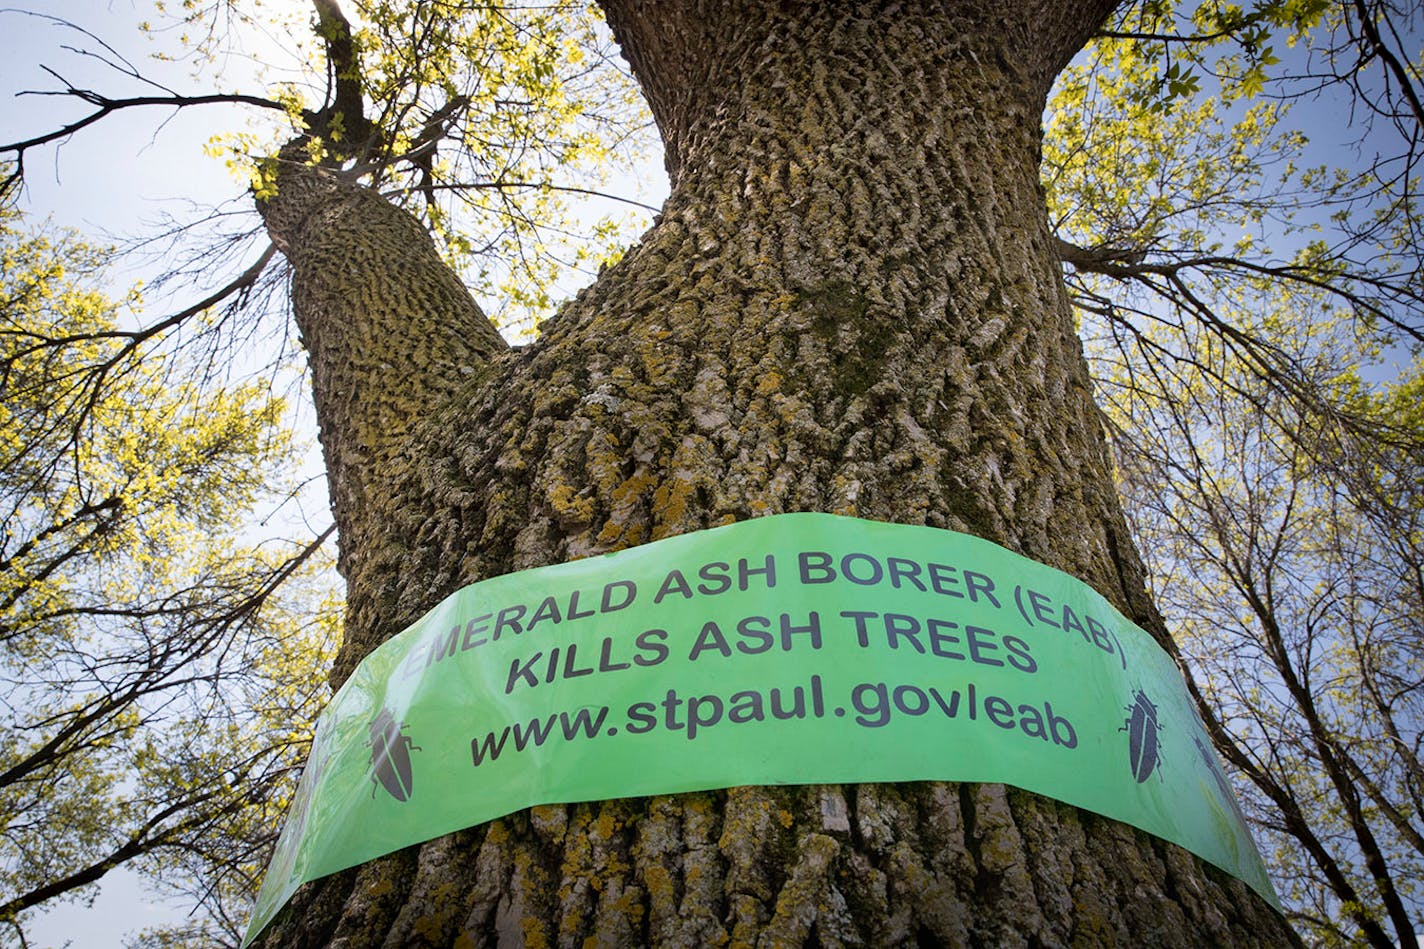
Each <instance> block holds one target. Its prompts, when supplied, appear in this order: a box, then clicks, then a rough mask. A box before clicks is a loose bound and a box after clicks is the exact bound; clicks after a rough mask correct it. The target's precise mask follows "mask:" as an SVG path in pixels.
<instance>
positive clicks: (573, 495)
mask: <svg viewBox="0 0 1424 949" xmlns="http://www.w3.org/2000/svg"><path fill="white" fill-rule="evenodd" d="M545 497H547V498H548V499H549V506H550V507H552V508H553V509H554V512H555V513H557V514H558V515H559V517H560V518H562V519H564V521H565V522H566V523H568V522H573V523H578V524H587V523H588V522H589V521H591V520H592V519H593V500H592V499H591V498H587V497H581V496H580V495H579V493H578V491H577V490H576V489H575V488H574V486H573V485H571V484H556V485H553V486H551V487H550V488H549V489H548V490H547V491H546V492H545Z"/></svg>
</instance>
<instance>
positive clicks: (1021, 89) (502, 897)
mask: <svg viewBox="0 0 1424 949" xmlns="http://www.w3.org/2000/svg"><path fill="white" fill-rule="evenodd" d="M1111 7H1112V4H1110V3H1102V4H1095V5H1088V6H1085V5H1083V4H1073V5H1069V4H1051V3H1029V4H1023V3H1014V4H994V3H960V4H944V5H939V4H923V5H915V6H913V7H906V6H899V5H896V6H895V7H894V8H891V7H889V6H886V7H885V8H880V7H877V6H875V5H866V4H859V3H856V4H850V3H845V4H820V5H789V6H787V7H784V8H776V9H773V8H771V7H770V6H768V5H763V4H737V3H729V4H725V5H719V6H717V7H714V8H707V7H705V6H703V5H698V4H691V3H676V2H674V3H646V4H639V3H620V2H609V3H606V4H603V11H604V13H605V15H606V16H607V17H608V21H609V23H610V25H611V27H612V29H613V32H614V35H615V37H616V38H617V39H618V42H619V43H620V46H621V49H622V51H623V54H624V55H625V56H626V57H627V59H628V62H629V63H630V64H631V66H632V69H633V72H634V74H635V76H636V78H637V79H638V82H639V84H640V86H641V88H642V89H643V91H644V94H645V95H646V97H647V100H648V104H649V107H650V109H651V111H652V114H653V116H654V118H655V120H656V122H657V124H658V129H659V131H660V133H661V135H662V138H663V142H664V146H665V152H666V165H667V168H668V171H669V175H670V178H671V184H672V193H671V196H670V197H669V199H668V201H667V203H666V205H665V206H664V207H663V209H662V212H661V214H660V217H659V220H658V221H657V223H656V224H655V225H654V227H653V228H652V229H651V230H650V231H649V232H648V233H647V234H645V235H644V237H643V239H642V241H641V242H640V243H639V244H638V245H637V246H635V247H634V248H633V249H631V250H630V251H629V252H628V254H627V255H625V256H624V257H623V259H622V260H621V261H619V262H618V263H617V264H616V265H615V266H613V267H611V268H610V269H608V270H607V271H605V272H604V274H603V275H602V276H601V278H600V279H599V281H598V282H597V283H595V284H594V285H593V286H592V287H591V288H589V289H588V290H586V291H583V292H582V293H580V294H579V296H578V297H577V298H576V299H575V300H574V301H573V302H571V303H570V304H568V305H567V306H565V307H564V308H562V309H561V310H560V312H559V313H558V314H557V315H556V316H554V317H553V318H551V319H550V320H548V321H547V322H546V323H545V324H544V325H543V326H542V327H541V332H540V333H539V336H538V338H537V339H536V340H535V341H534V342H532V343H530V344H529V345H527V346H522V347H518V348H510V347H509V346H507V345H506V344H505V343H504V341H503V340H502V338H501V337H500V336H499V335H498V333H496V332H495V330H494V328H493V326H492V325H491V324H490V322H489V321H488V319H487V318H486V317H485V316H484V314H483V313H482V312H481V311H480V309H479V308H478V307H477V306H476V305H475V303H474V302H473V301H472V300H471V298H470V295H469V294H468V292H467V291H466V289H465V288H464V286H462V285H461V284H460V282H459V281H458V280H457V279H456V277H455V275H454V274H453V273H452V272H451V271H450V270H449V268H448V267H446V266H445V265H444V264H443V263H442V261H441V260H440V258H439V255H438V252H437V249H436V247H435V245H434V244H433V243H432V242H431V241H430V240H429V239H428V237H427V236H426V234H425V231H424V228H423V227H422V226H421V225H420V223H419V222H418V221H416V220H415V219H413V218H412V217H411V216H410V215H408V214H406V213H402V212H401V211H400V210H399V209H397V208H394V207H393V206H392V205H391V203H390V202H388V201H384V200H382V199H381V197H380V196H379V195H378V194H376V193H374V192H373V191H371V190H370V189H368V188H364V187H362V186H361V185H360V184H359V183H355V182H352V181H351V180H349V176H343V175H342V174H341V173H340V171H339V170H337V169H335V168H330V167H324V166H323V164H322V163H321V162H316V163H313V162H311V161H309V160H307V156H306V154H304V149H307V147H308V141H309V140H298V141H296V142H294V143H292V144H291V145H290V146H288V147H287V148H285V149H283V151H282V152H281V153H280V154H279V155H278V156H277V158H276V159H275V160H274V161H273V162H272V163H270V164H269V165H268V166H267V169H268V172H267V173H268V174H269V175H270V178H271V180H272V182H273V184H274V188H273V191H274V192H275V193H272V194H268V195H264V196H263V197H262V198H261V205H260V206H261V209H262V213H263V216H264V220H265V221H266V224H267V228H268V231H269V233H270V234H271V235H272V238H273V241H274V242H275V243H276V245H277V246H278V248H279V249H280V250H281V251H282V253H283V254H284V255H285V256H286V258H287V260H288V261H289V263H290V265H291V267H292V270H293V277H292V298H293V310H294V316H295V318H296V322H297V325H298V326H299V327H300V329H301V333H302V337H303V340H304V342H305V344H306V346H307V349H308V352H309V354H310V359H311V366H312V378H313V384H314V392H315V397H316V403H317V408H318V413H319V417H320V419H321V424H322V437H323V445H324V449H325V452H326V457H327V464H328V476H329V479H330V484H331V494H332V503H333V507H334V510H335V512H336V517H337V523H338V525H339V530H340V535H341V542H342V548H341V560H342V569H343V573H344V575H345V577H346V580H347V584H348V604H349V605H348V614H347V624H346V630H345V633H346V636H345V640H344V643H343V647H342V651H341V654H340V656H339V658H338V659H337V663H336V668H335V675H336V677H337V680H338V681H339V680H341V679H342V678H344V677H345V676H346V675H348V674H349V673H350V671H351V669H352V668H353V666H354V665H355V663H356V662H357V661H359V659H360V658H361V656H363V655H365V654H366V653H367V652H368V651H369V650H370V649H372V648H373V647H374V646H375V645H377V644H378V643H379V642H381V641H383V640H384V639H385V638H387V637H389V636H390V635H393V634H394V633H395V632H397V631H399V630H400V629H401V628H403V627H404V626H405V625H406V624H408V623H409V622H410V621H412V620H414V619H415V618H416V617H417V616H419V615H420V613H421V612H423V611H424V610H425V609H426V608H427V607H428V606H429V605H430V603H432V602H434V601H435V600H436V599H437V598H439V597H440V596H443V595H444V594H446V593H448V592H450V591H452V590H454V589H455V588H457V587H458V586H459V585H461V584H463V583H467V582H470V581H473V580H477V579H480V578H482V577H487V576H492V575H496V574H500V573H505V572H508V571H511V570H518V569H524V568H528V567H535V566H539V565H543V564H549V563H558V562H562V561H566V560H570V559H573V558H577V557H583V556H589V555H593V554H597V553H600V552H604V551H609V550H615V549H619V548H622V547H627V546H630V545H634V544H640V543H645V542H648V541H651V540H656V539H657V538H660V537H665V536H669V535H672V534H676V533H681V532H685V531H689V530H696V529H700V528H704V527H710V526H714V525H718V524H724V523H728V522H732V521H736V520H740V519H744V518H748V517H755V516H759V515H764V514H771V513H777V512H782V511H794V510H822V511H831V512H835V513H841V514H854V515H858V516H862V517H869V518H875V519H880V520H888V521H899V522H908V523H923V524H930V525H934V526H939V527H945V528H952V529H956V530H962V531H967V532H970V533H974V534H977V535H980V536H983V537H986V538H989V539H992V540H994V541H996V542H998V543H1001V544H1003V545H1005V546H1007V547H1009V548H1011V549H1014V550H1017V551H1020V552H1022V553H1024V554H1026V555H1028V556H1030V557H1033V558H1034V559H1036V560H1039V561H1042V562H1045V563H1048V564H1051V565H1053V566H1055V567H1058V568H1059V569H1062V570H1065V571H1067V572H1069V573H1071V574H1074V575H1075V576H1078V577H1080V578H1082V579H1084V580H1086V581H1087V582H1089V583H1091V584H1092V585H1093V586H1094V587H1095V588H1097V589H1098V590H1099V591H1100V592H1102V593H1103V594H1104V595H1105V596H1107V597H1108V598H1109V599H1110V600H1111V601H1112V602H1113V603H1114V604H1115V605H1116V606H1117V607H1118V608H1119V609H1121V610H1122V611H1123V612H1124V613H1125V614H1126V615H1128V616H1129V617H1131V618H1132V619H1133V620H1134V621H1136V622H1137V623H1139V624H1140V625H1142V626H1143V627H1144V628H1146V629H1149V630H1151V631H1152V632H1153V633H1154V635H1156V636H1158V637H1159V639H1161V640H1162V641H1163V642H1164V643H1165V642H1167V640H1166V636H1165V633H1164V631H1163V629H1162V625H1161V622H1160V619H1159V617H1158V615H1157V613H1156V611H1155V610H1154V608H1153V607H1152V605H1151V603H1150V601H1149V600H1148V598H1147V596H1146V594H1145V590H1144V586H1143V578H1142V573H1141V568H1140V565H1139V562H1138V558H1137V556H1136V554H1135V553H1134V551H1133V549H1132V546H1131V543H1130V540H1129V538H1128V531H1127V527H1126V524H1125V523H1124V520H1123V516H1122V513H1121V510H1120V508H1119V505H1118V501H1117V498H1116V494H1115V490H1114V484H1113V480H1112V469H1111V464H1110V462H1109V459H1108V455H1107V451H1106V446H1105V443H1104V440H1103V436H1102V430H1101V424H1100V418H1099V415H1098V412H1097V410H1096V408H1095V407H1094V405H1093V403H1092V400H1091V396H1090V392H1089V381H1088V376H1087V371H1086V366H1085V364H1084V361H1083V358H1082V354H1081V346H1080V343H1079V341H1078V338H1077V336H1076V334H1075V331H1074V325H1073V317H1072V312H1071V310H1070V308H1069V305H1068V299H1067V295H1066V293H1065V291H1064V288H1063V284H1062V282H1061V277H1060V274H1059V258H1058V248H1057V246H1056V245H1055V243H1054V240H1053V238H1052V235H1051V233H1050V231H1049V228H1048V221H1047V215H1046V212H1045V204H1044V196H1043V192H1042V190H1041V187H1040V184H1039V180H1038V158H1039V149H1040V137H1039V116H1040V114H1041V112H1042V110H1043V107H1044V102H1045V98H1046V96H1047V94H1048V91H1049V88H1050V85H1051V84H1052V82H1053V79H1054V77H1055V76H1056V74H1057V73H1058V71H1059V70H1060V69H1061V68H1062V67H1063V66H1064V65H1066V63H1067V62H1068V60H1069V59H1070V58H1071V57H1072V56H1073V54H1074V53H1075V52H1077V50H1078V48H1079V46H1080V45H1081V44H1082V43H1083V42H1084V41H1085V40H1086V39H1087V38H1088V37H1089V36H1090V35H1091V33H1092V31H1093V30H1094V29H1095V28H1096V27H1097V25H1098V23H1099V22H1100V21H1101V20H1102V19H1103V18H1104V17H1105V16H1106V15H1107V14H1108V13H1110V12H1111ZM337 75H338V76H346V77H350V80H351V81H352V82H355V81H356V80H357V79H358V78H359V76H360V75H361V73H360V70H359V69H354V68H353V69H339V68H338V70H337ZM346 101H347V102H348V103H350V105H349V108H351V109H354V108H356V106H357V104H358V103H359V102H362V101H363V100H362V99H361V98H360V97H358V96H357V95H355V94H353V95H352V96H351V97H350V98H349V99H348V100H346ZM335 115H336V113H330V114H329V115H328V117H327V118H328V121H329V120H330V119H331V118H333V117H335ZM340 116H341V122H342V127H343V128H345V129H349V128H354V127H358V125H359V120H358V119H357V118H356V117H354V116H353V115H352V114H351V113H350V112H342V113H340ZM323 146H324V148H325V149H328V150H329V149H330V148H331V147H332V146H331V144H330V143H329V142H327V141H326V140H323ZM349 147H352V148H356V147H358V146H357V144H356V143H353V144H352V145H351V146H349ZM341 159H342V156H341V155H340V154H332V155H331V159H330V163H331V164H336V163H338V162H340V161H341ZM1290 938H1291V937H1290V934H1289V931H1288V929H1287V928H1286V927H1285V925H1284V923H1283V921H1282V920H1281V919H1280V918H1279V917H1277V916H1276V915H1275V914H1274V913H1273V912H1272V911H1271V910H1270V909H1269V908H1268V907H1266V906H1265V904H1264V903H1263V902H1262V901H1261V900H1260V899H1259V898H1257V897H1256V896H1254V895H1252V894H1250V893H1249V892H1248V891H1247V890H1246V889H1245V888H1244V887H1243V886H1242V885H1240V884H1239V883H1237V882H1234V881H1232V880H1229V879H1227V878H1224V877H1223V876H1222V875H1221V874H1219V873H1216V872H1215V871H1211V870H1208V869H1206V868H1204V867H1203V866H1202V865H1201V864H1200V862H1199V861H1197V860H1195V859H1194V858H1192V857H1190V856H1188V855H1187V854H1185V853H1184V852H1183V851H1181V850H1179V849H1177V848H1174V847H1171V846H1168V845H1166V844H1164V843H1162V842H1160V841H1156V840H1153V839H1151V838H1149V837H1147V836H1145V835H1143V834H1140V833H1137V832H1134V831H1132V830H1130V829H1128V828H1126V827H1124V826H1123V825H1120V824H1116V823H1114V822H1112V821H1109V820H1105V819H1102V818H1098V817H1094V816H1092V815H1088V814H1085V813H1083V812H1079V811H1077V810H1075V809H1073V808H1071V807H1067V806H1064V805H1061V804H1058V803H1055V802H1053V801H1050V800H1047V799H1043V798H1039V797H1035V796H1033V795H1029V794H1026V793H1022V792H1018V791H1014V790H1011V789H1008V788H1004V787H1001V786H993V785H963V786H959V785H951V784H943V783H924V784H906V785H876V784H861V785H854V786H844V787H841V786H829V787H794V788H786V787H774V788H773V787H742V788H734V789H728V790H720V791H710V792H704V793H697V794H683V795H674V796H665V797H655V798H649V799H636V800H615V801H603V802H592V803H584V804H576V805H568V806H546V807H537V808H533V809H531V810H529V811H527V812H523V813H519V814H514V815H510V816H509V817H506V818H503V819H500V820H497V821H493V822H491V823H489V824H486V825H483V826H480V827H476V828H472V829H469V830H467V831H462V832H460V833H457V834H454V835H451V836H448V837H445V838H441V839H439V840H436V841H433V842H431V843H428V844H425V845H422V846H419V847H413V848H410V849H408V850H405V851H402V852H400V853H398V854H395V855H392V856H390V857H387V858H384V859H381V860H377V861H373V862H371V863H368V864H366V865H364V866H362V867H360V868H358V869H355V870H352V871H349V872H345V873H340V874H337V875H334V876H332V877H329V878H326V879H324V880H321V881H318V882H316V883H314V884H312V885H311V886H308V887H306V888H305V889H304V890H303V891H302V892H300V893H299V894H298V895H297V896H296V897H294V899H293V901H292V904H291V907H290V909H289V911H288V912H287V913H286V914H284V915H283V916H282V917H280V918H279V919H278V920H277V921H276V923H275V924H274V925H273V926H272V928H271V929H270V930H268V931H267V932H266V933H265V934H264V935H263V937H262V940H263V941H264V942H265V943H266V944H271V945H282V944H312V943H324V942H340V943H349V944H363V945H364V944H377V943H386V944H441V945H444V944H451V943H454V942H456V941H458V940H461V939H465V940H470V941H473V942H475V943H477V944H494V943H497V942H510V943H513V942H523V943H533V944H542V943H555V942H557V943H560V944H565V943H570V944H572V943H579V942H583V941H585V940H592V941H594V942H596V943H600V944H605V943H606V944H639V943H663V944H677V945H688V944H702V943H707V944H717V943H723V942H728V941H730V942H733V943H737V944H764V945H776V944H807V943H812V942H816V943H821V944H858V943H889V944H905V943H915V942H928V943H937V944H938V943H942V944H965V943H971V942H973V943H986V944H1004V943H1015V942H1031V941H1042V942H1048V943H1061V942H1069V941H1074V940H1083V941H1089V942H1097V941H1108V940H1114V939H1115V940H1118V941H1123V942H1139V941H1140V942H1148V943H1152V944H1163V945H1189V944H1200V943H1203V942H1215V943H1250V942H1263V943H1272V944H1274V943H1280V942H1286V941H1289V939H1290Z"/></svg>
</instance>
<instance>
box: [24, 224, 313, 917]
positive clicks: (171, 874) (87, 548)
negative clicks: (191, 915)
mask: <svg viewBox="0 0 1424 949" xmlns="http://www.w3.org/2000/svg"><path fill="white" fill-rule="evenodd" d="M0 254H3V260H4V268H3V277H0V389H2V390H3V392H4V399H3V402H0V431H3V432H4V436H3V442H0V530H3V535H0V536H2V537H3V543H2V544H0V617H3V620H0V676H3V678H4V681H5V683H6V688H5V690H4V692H5V699H4V701H3V703H0V738H3V748H4V750H3V752H0V815H3V829H0V840H3V848H0V894H3V896H0V920H3V921H4V922H5V923H6V924H7V925H8V926H9V927H11V928H12V929H13V931H14V932H15V933H23V925H22V919H23V916H24V914H25V913H26V911H27V910H30V909H32V908H34V907H39V906H43V905H46V904H48V903H51V902H52V901H57V900H60V901H62V900H66V899H74V898H76V897H79V896H82V895H83V893H84V888H85V887H86V886H87V885H88V884H91V883H93V882H94V881H96V880H98V879H99V878H100V877H102V876H103V875H104V874H105V873H107V872H109V871H110V870H112V869H114V868H115V867H121V866H127V865H130V864H132V865H134V866H136V867H139V868H142V869H143V870H144V871H145V872H147V873H149V874H151V875H153V876H154V877H156V878H158V879H168V880H172V881H174V882H175V883H176V884H177V885H178V886H181V887H191V883H190V882H187V881H188V880H190V879H201V880H203V881H204V882H203V885H202V886H203V889H202V892H200V893H198V894H196V895H197V896H198V897H199V898H198V899H196V900H195V901H194V902H195V905H196V906H199V907H201V908H203V909H204V910H205V911H206V914H205V916H204V917H200V918H201V919H202V922H201V923H200V924H199V925H198V926H197V927H196V928H199V929H204V930H206V931H207V933H208V936H209V937H213V936H217V935H220V934H222V932H223V930H226V934H227V935H228V936H229V937H230V938H232V937H235V936H236V934H237V933H238V931H239V929H240V926H241V922H242V920H241V915H240V914H241V912H242V911H241V909H240V908H239V909H238V915H237V916H236V917H235V918H226V919H224V918H223V916H224V915H225V912H226V911H227V910H228V909H229V907H228V906H227V902H228V900H227V899H225V898H224V896H225V894H224V893H223V890H224V888H230V887H231V885H232V884H231V883H230V882H228V881H229V879H230V878H231V877H233V876H234V875H236V876H237V877H239V878H241V879H243V880H244V882H250V880H251V879H252V877H254V876H255V875H257V874H260V872H261V862H262V861H263V859H264V858H265V854H266V851H267V849H268V847H269V846H270V842H271V837H272V821H273V820H274V818H275V817H276V815H277V814H279V813H280V812H281V809H282V806H283V803H284V801H285V799H286V797H287V796H288V795H289V794H290V793H291V791H292V788H293V784H294V782H293V777H294V775H293V772H294V771H295V769H296V768H297V767H298V766H299V765H300V762H301V760H302V757H303V755H304V750H305V745H306V742H307V733H308V729H309V725H308V724H306V723H307V722H309V719H310V716H311V715H312V714H314V712H315V711H316V710H317V709H319V708H320V705H321V704H322V702H323V701H324V700H325V690H324V689H322V688H319V687H317V686H316V685H315V683H314V682H313V672H314V670H316V669H317V668H319V666H320V665H321V663H322V661H323V657H324V655H325V653H326V651H327V649H328V647H329V644H330V643H331V640H332V638H333V634H334V630H335V615H334V613H333V611H332V606H333V604H332V603H330V602H328V603H327V605H326V609H325V610H323V609H320V608H318V607H319V603H318V601H317V600H316V599H314V598H312V597H311V594H312V593H314V592H317V591H318V589H319V587H317V586H314V585H313V584H312V583H311V582H310V580H311V577H312V575H313V567H314V566H315V565H316V564H317V563H318V562H319V558H318V559H317V560H314V559H313V558H314V557H315V555H317V554H318V551H319V549H320V547H321V544H322V542H323V541H324V540H325V539H326V537H327V536H328V535H329V534H330V533H331V530H330V529H327V530H326V531H325V532H323V533H321V534H320V535H319V536H317V537H315V538H313V539H311V540H309V541H305V542H300V543H291V542H280V541H278V540H276V539H275V538H274V539H271V540H268V541H265V542H263V543H261V544H259V545H255V546H254V545H251V544H247V543H243V542H241V541H239V540H237V539H236V538H235V537H233V536H232V534H233V533H234V532H235V531H236V530H237V528H238V526H239V525H240V524H241V523H242V522H243V521H244V519H246V518H248V517H250V516H251V512H252V510H253V507H254V505H256V504H258V503H270V501H269V500H266V499H271V498H272V497H273V496H274V494H275V495H276V496H277V497H280V496H281V492H282V491H283V490H284V489H285V486H284V485H283V484H282V483H280V482H277V481H274V480H273V475H272V466H273V462H274V461H276V460H280V459H283V458H285V457H286V456H287V455H288V454H289V450H288V449H289V446H288V439H289V435H288V433H287V431H286V430H285V428H284V427H283V426H282V406H281V405H280V403H279V402H278V401H277V400H276V399H274V397H273V396H272V395H271V394H270V393H269V392H268V391H267V390H266V388H265V387H263V386H259V385H255V384H247V385H238V386H225V385H220V384H210V385H204V386H201V387H199V386H198V385H196V384H194V383H193V382H192V380H193V378H194V377H193V375H192V374H191V372H192V367H191V365H188V364H185V361H184V360H182V359H181V358H176V357H170V358H155V357H153V356H152V355H150V356H149V357H148V358H145V359H143V360H142V361H140V360H137V359H136V358H134V357H133V354H132V349H131V348H130V346H129V344H130V343H131V342H132V335H133V334H131V333H127V332H124V331H122V330H120V329H119V328H118V326H119V322H118V321H119V318H120V315H119V314H120V311H121V310H124V309H128V308H131V307H134V306H136V305H137V304H138V302H139V301H138V298H137V295H136V294H131V295H130V296H129V298H127V299H125V300H123V301H113V300H110V299H108V298H106V297H105V296H104V295H103V294H101V293H100V292H99V291H98V290H96V289H95V288H94V284H95V282H96V281H97V280H98V277H99V274H100V273H101V272H102V270H103V263H102V261H103V260H104V259H105V257H106V254H105V252H104V251H103V249H101V248H96V247H93V246H90V245H88V244H85V243H84V242H82V241H81V240H79V239H78V238H77V237H76V236H75V235H73V234H70V233H58V234H55V235H53V236H51V235H46V234H45V233H43V232H34V231H30V230H27V229H26V228H25V227H24V226H23V223H22V222H21V221H20V219H19V217H18V215H17V214H16V213H15V212H14V211H10V210H5V211H0ZM184 379H187V380H188V381H180V380H184ZM294 576H295V577H297V578H299V579H302V580H303V583H302V584H301V585H302V586H304V587H305V588H306V590H307V596H306V597H305V600H306V602H304V603H303V606H302V610H301V612H296V611H294V610H293V609H292V604H291V602H290V601H288V602H286V603H284V602H282V601H281V600H280V599H279V598H277V597H276V596H275V595H274V594H275V593H276V591H277V590H278V589H279V587H281V586H282V585H283V584H284V583H286V584H288V586H290V585H291V584H290V583H289V581H290V579H291V578H293V577H294ZM286 595H291V593H290V591H288V592H287V594H286ZM195 871H196V875H194V874H195ZM214 926H216V927H217V928H216V929H213V928H212V927H214Z"/></svg>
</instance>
